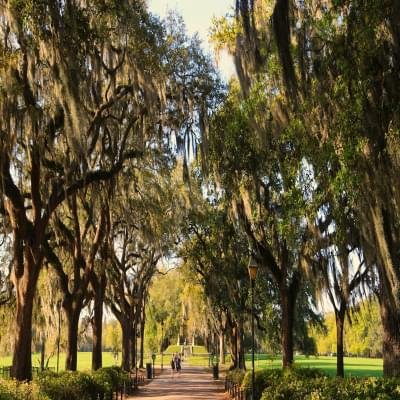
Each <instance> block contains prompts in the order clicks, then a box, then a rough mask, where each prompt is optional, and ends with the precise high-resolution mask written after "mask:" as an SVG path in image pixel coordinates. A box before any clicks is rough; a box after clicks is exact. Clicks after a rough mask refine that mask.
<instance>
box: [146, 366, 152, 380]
mask: <svg viewBox="0 0 400 400" xmlns="http://www.w3.org/2000/svg"><path fill="white" fill-rule="evenodd" d="M146 373H147V374H146V376H147V379H153V369H152V367H151V363H147V364H146Z"/></svg>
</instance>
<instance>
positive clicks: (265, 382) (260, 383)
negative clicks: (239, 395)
mask: <svg viewBox="0 0 400 400" xmlns="http://www.w3.org/2000/svg"><path fill="white" fill-rule="evenodd" d="M282 375H283V373H282V370H280V369H263V370H259V371H256V372H255V385H254V396H255V400H256V399H259V398H260V397H261V394H262V393H263V390H264V389H265V388H267V387H269V386H271V385H274V384H275V383H276V382H277V381H279V380H281V379H282ZM251 379H252V371H248V372H247V373H246V375H245V377H244V379H243V383H242V387H243V389H244V391H245V394H246V398H249V397H250V395H251Z"/></svg>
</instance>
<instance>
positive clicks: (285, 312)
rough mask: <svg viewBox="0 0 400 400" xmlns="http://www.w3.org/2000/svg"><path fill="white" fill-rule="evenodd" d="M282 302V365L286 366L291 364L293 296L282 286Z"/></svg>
mask: <svg viewBox="0 0 400 400" xmlns="http://www.w3.org/2000/svg"><path fill="white" fill-rule="evenodd" d="M280 294H281V303H282V326H281V335H282V336H281V342H282V365H283V368H288V367H290V366H291V365H292V364H293V319H294V296H293V294H291V293H289V290H288V289H287V288H286V287H284V288H280Z"/></svg>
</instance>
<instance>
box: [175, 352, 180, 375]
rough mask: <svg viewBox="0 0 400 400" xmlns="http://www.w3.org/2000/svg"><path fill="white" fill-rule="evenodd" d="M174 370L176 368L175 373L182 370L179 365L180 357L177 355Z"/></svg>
mask: <svg viewBox="0 0 400 400" xmlns="http://www.w3.org/2000/svg"><path fill="white" fill-rule="evenodd" d="M175 368H176V372H179V373H180V372H181V369H182V365H181V357H180V356H179V355H178V356H177V357H176V359H175Z"/></svg>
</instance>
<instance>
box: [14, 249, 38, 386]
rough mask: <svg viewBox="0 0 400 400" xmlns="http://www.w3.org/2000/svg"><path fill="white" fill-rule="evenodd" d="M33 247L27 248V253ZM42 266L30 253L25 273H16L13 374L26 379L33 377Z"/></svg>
mask: <svg viewBox="0 0 400 400" xmlns="http://www.w3.org/2000/svg"><path fill="white" fill-rule="evenodd" d="M30 251H31V249H30V248H26V249H25V253H30ZM39 269H40V266H39V265H38V264H35V263H34V261H33V259H32V256H31V255H30V254H28V256H27V260H25V264H24V268H23V273H22V274H21V275H20V276H19V275H18V274H17V273H14V278H13V282H14V287H15V290H16V296H15V298H16V313H15V314H16V322H15V327H14V337H15V342H14V353H13V362H12V370H11V375H12V377H13V378H15V379H17V380H19V381H24V380H31V379H32V310H33V300H34V297H35V291H36V284H37V280H38V277H39Z"/></svg>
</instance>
